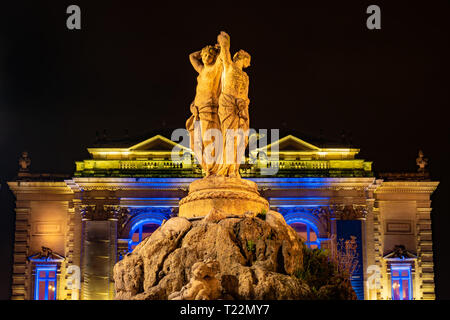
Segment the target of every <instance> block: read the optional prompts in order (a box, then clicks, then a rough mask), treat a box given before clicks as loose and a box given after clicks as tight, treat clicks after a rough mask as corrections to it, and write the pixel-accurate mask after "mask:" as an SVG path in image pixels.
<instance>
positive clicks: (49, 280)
mask: <svg viewBox="0 0 450 320" xmlns="http://www.w3.org/2000/svg"><path fill="white" fill-rule="evenodd" d="M56 276H57V266H56V264H45V265H36V277H35V284H34V300H56Z"/></svg>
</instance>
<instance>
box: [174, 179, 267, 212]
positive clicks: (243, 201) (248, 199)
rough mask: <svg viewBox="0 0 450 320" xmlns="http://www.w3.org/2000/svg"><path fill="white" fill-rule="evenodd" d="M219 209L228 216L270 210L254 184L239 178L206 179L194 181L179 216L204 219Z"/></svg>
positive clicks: (180, 208)
mask: <svg viewBox="0 0 450 320" xmlns="http://www.w3.org/2000/svg"><path fill="white" fill-rule="evenodd" d="M213 209H214V210H221V211H223V212H226V213H228V214H230V215H243V214H244V213H245V212H248V211H251V212H255V213H259V212H263V211H265V212H267V211H269V203H268V202H267V200H266V199H264V198H263V197H261V196H260V195H259V192H258V187H257V185H256V183H254V182H253V181H250V180H245V179H241V178H231V177H221V176H209V177H207V178H203V179H199V180H195V181H194V182H192V183H191V184H190V186H189V194H188V195H187V196H186V197H185V198H183V199H181V201H180V207H179V214H178V215H179V216H180V217H185V218H191V217H204V216H206V215H207V214H208V213H209V212H210V211H211V210H213Z"/></svg>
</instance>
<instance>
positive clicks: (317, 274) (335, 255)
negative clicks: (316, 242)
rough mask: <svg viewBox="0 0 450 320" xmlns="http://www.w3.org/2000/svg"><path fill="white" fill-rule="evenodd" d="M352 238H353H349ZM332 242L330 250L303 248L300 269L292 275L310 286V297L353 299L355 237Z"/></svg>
mask: <svg viewBox="0 0 450 320" xmlns="http://www.w3.org/2000/svg"><path fill="white" fill-rule="evenodd" d="M352 240H353V241H352ZM352 240H348V241H347V242H342V244H343V245H339V244H338V245H335V247H333V246H332V247H331V250H321V249H310V248H307V247H306V246H304V248H303V268H302V269H299V270H297V271H296V272H295V274H294V275H295V276H296V277H297V278H299V279H301V280H303V281H305V282H306V283H307V284H308V286H309V287H310V299H320V300H326V299H339V300H354V299H356V294H355V292H354V290H353V288H352V286H351V282H350V279H351V273H350V272H354V270H355V268H354V267H353V266H354V265H357V261H356V262H355V259H356V258H355V257H356V256H355V254H354V253H353V252H354V251H356V246H355V242H354V239H352Z"/></svg>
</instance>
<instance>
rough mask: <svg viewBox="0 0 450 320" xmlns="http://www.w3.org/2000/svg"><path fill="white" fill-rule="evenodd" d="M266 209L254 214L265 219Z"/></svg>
mask: <svg viewBox="0 0 450 320" xmlns="http://www.w3.org/2000/svg"><path fill="white" fill-rule="evenodd" d="M266 215H267V211H266V210H265V209H263V211H261V212H260V213H258V214H257V215H256V217H257V218H260V219H261V220H266Z"/></svg>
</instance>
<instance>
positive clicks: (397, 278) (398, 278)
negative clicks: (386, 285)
mask: <svg viewBox="0 0 450 320" xmlns="http://www.w3.org/2000/svg"><path fill="white" fill-rule="evenodd" d="M394 271H398V274H399V275H398V276H394ZM402 271H407V272H408V275H407V276H402ZM411 271H412V270H411V265H404V264H401V265H398V264H391V300H413V288H412V272H411ZM403 280H408V295H409V299H404V297H403ZM394 281H398V283H399V285H400V288H399V297H400V299H394V296H395V295H394Z"/></svg>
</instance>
